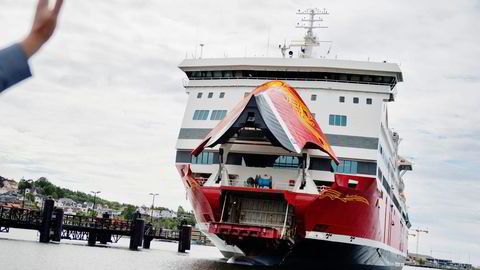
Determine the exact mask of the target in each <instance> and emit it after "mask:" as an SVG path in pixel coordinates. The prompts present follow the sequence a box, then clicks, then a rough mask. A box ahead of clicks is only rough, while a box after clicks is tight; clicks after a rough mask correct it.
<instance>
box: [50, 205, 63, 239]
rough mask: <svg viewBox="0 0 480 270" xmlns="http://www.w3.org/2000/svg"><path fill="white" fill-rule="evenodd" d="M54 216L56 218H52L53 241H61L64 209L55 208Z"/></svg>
mask: <svg viewBox="0 0 480 270" xmlns="http://www.w3.org/2000/svg"><path fill="white" fill-rule="evenodd" d="M53 216H54V218H53V219H52V229H53V236H52V241H56V242H60V240H61V238H62V230H63V209H62V208H55V210H53Z"/></svg>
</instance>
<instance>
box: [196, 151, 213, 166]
mask: <svg viewBox="0 0 480 270" xmlns="http://www.w3.org/2000/svg"><path fill="white" fill-rule="evenodd" d="M192 164H213V152H202V153H200V154H199V155H198V156H192Z"/></svg>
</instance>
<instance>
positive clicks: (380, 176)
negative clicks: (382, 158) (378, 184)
mask: <svg viewBox="0 0 480 270" xmlns="http://www.w3.org/2000/svg"><path fill="white" fill-rule="evenodd" d="M377 177H378V179H379V180H380V181H381V180H382V177H383V175H382V170H380V168H378V171H377Z"/></svg>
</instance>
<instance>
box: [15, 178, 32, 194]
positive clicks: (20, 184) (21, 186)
mask: <svg viewBox="0 0 480 270" xmlns="http://www.w3.org/2000/svg"><path fill="white" fill-rule="evenodd" d="M17 188H18V190H19V191H21V192H22V193H23V192H24V191H25V190H26V189H27V188H28V189H30V188H32V182H30V181H27V180H25V179H22V180H20V182H18V186H17Z"/></svg>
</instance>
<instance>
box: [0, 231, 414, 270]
mask: <svg viewBox="0 0 480 270" xmlns="http://www.w3.org/2000/svg"><path fill="white" fill-rule="evenodd" d="M37 240H38V235H37V232H36V231H27V230H18V229H11V230H10V233H0V270H23V269H25V270H37V269H48V270H68V269H71V270H77V269H78V270H80V269H81V270H84V269H88V270H90V269H92V270H93V269H112V270H134V269H139V270H140V269H141V270H150V269H155V270H183V269H195V270H252V269H255V270H258V269H273V268H258V267H255V268H254V267H249V266H243V265H233V264H227V263H226V262H225V260H223V259H222V255H221V253H220V252H219V251H218V250H217V249H216V248H215V247H208V246H198V245H192V249H191V250H190V251H189V252H188V253H185V254H180V253H177V244H176V243H168V242H158V241H152V243H151V248H150V249H149V250H148V249H140V251H130V250H129V249H128V244H129V239H128V238H126V239H120V241H119V242H118V243H116V244H109V245H108V247H88V246H86V244H87V243H86V242H85V241H70V240H62V242H61V243H60V244H54V243H50V244H42V243H39V242H38V241H37ZM403 269H405V270H420V269H421V268H415V267H404V268H403Z"/></svg>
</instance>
